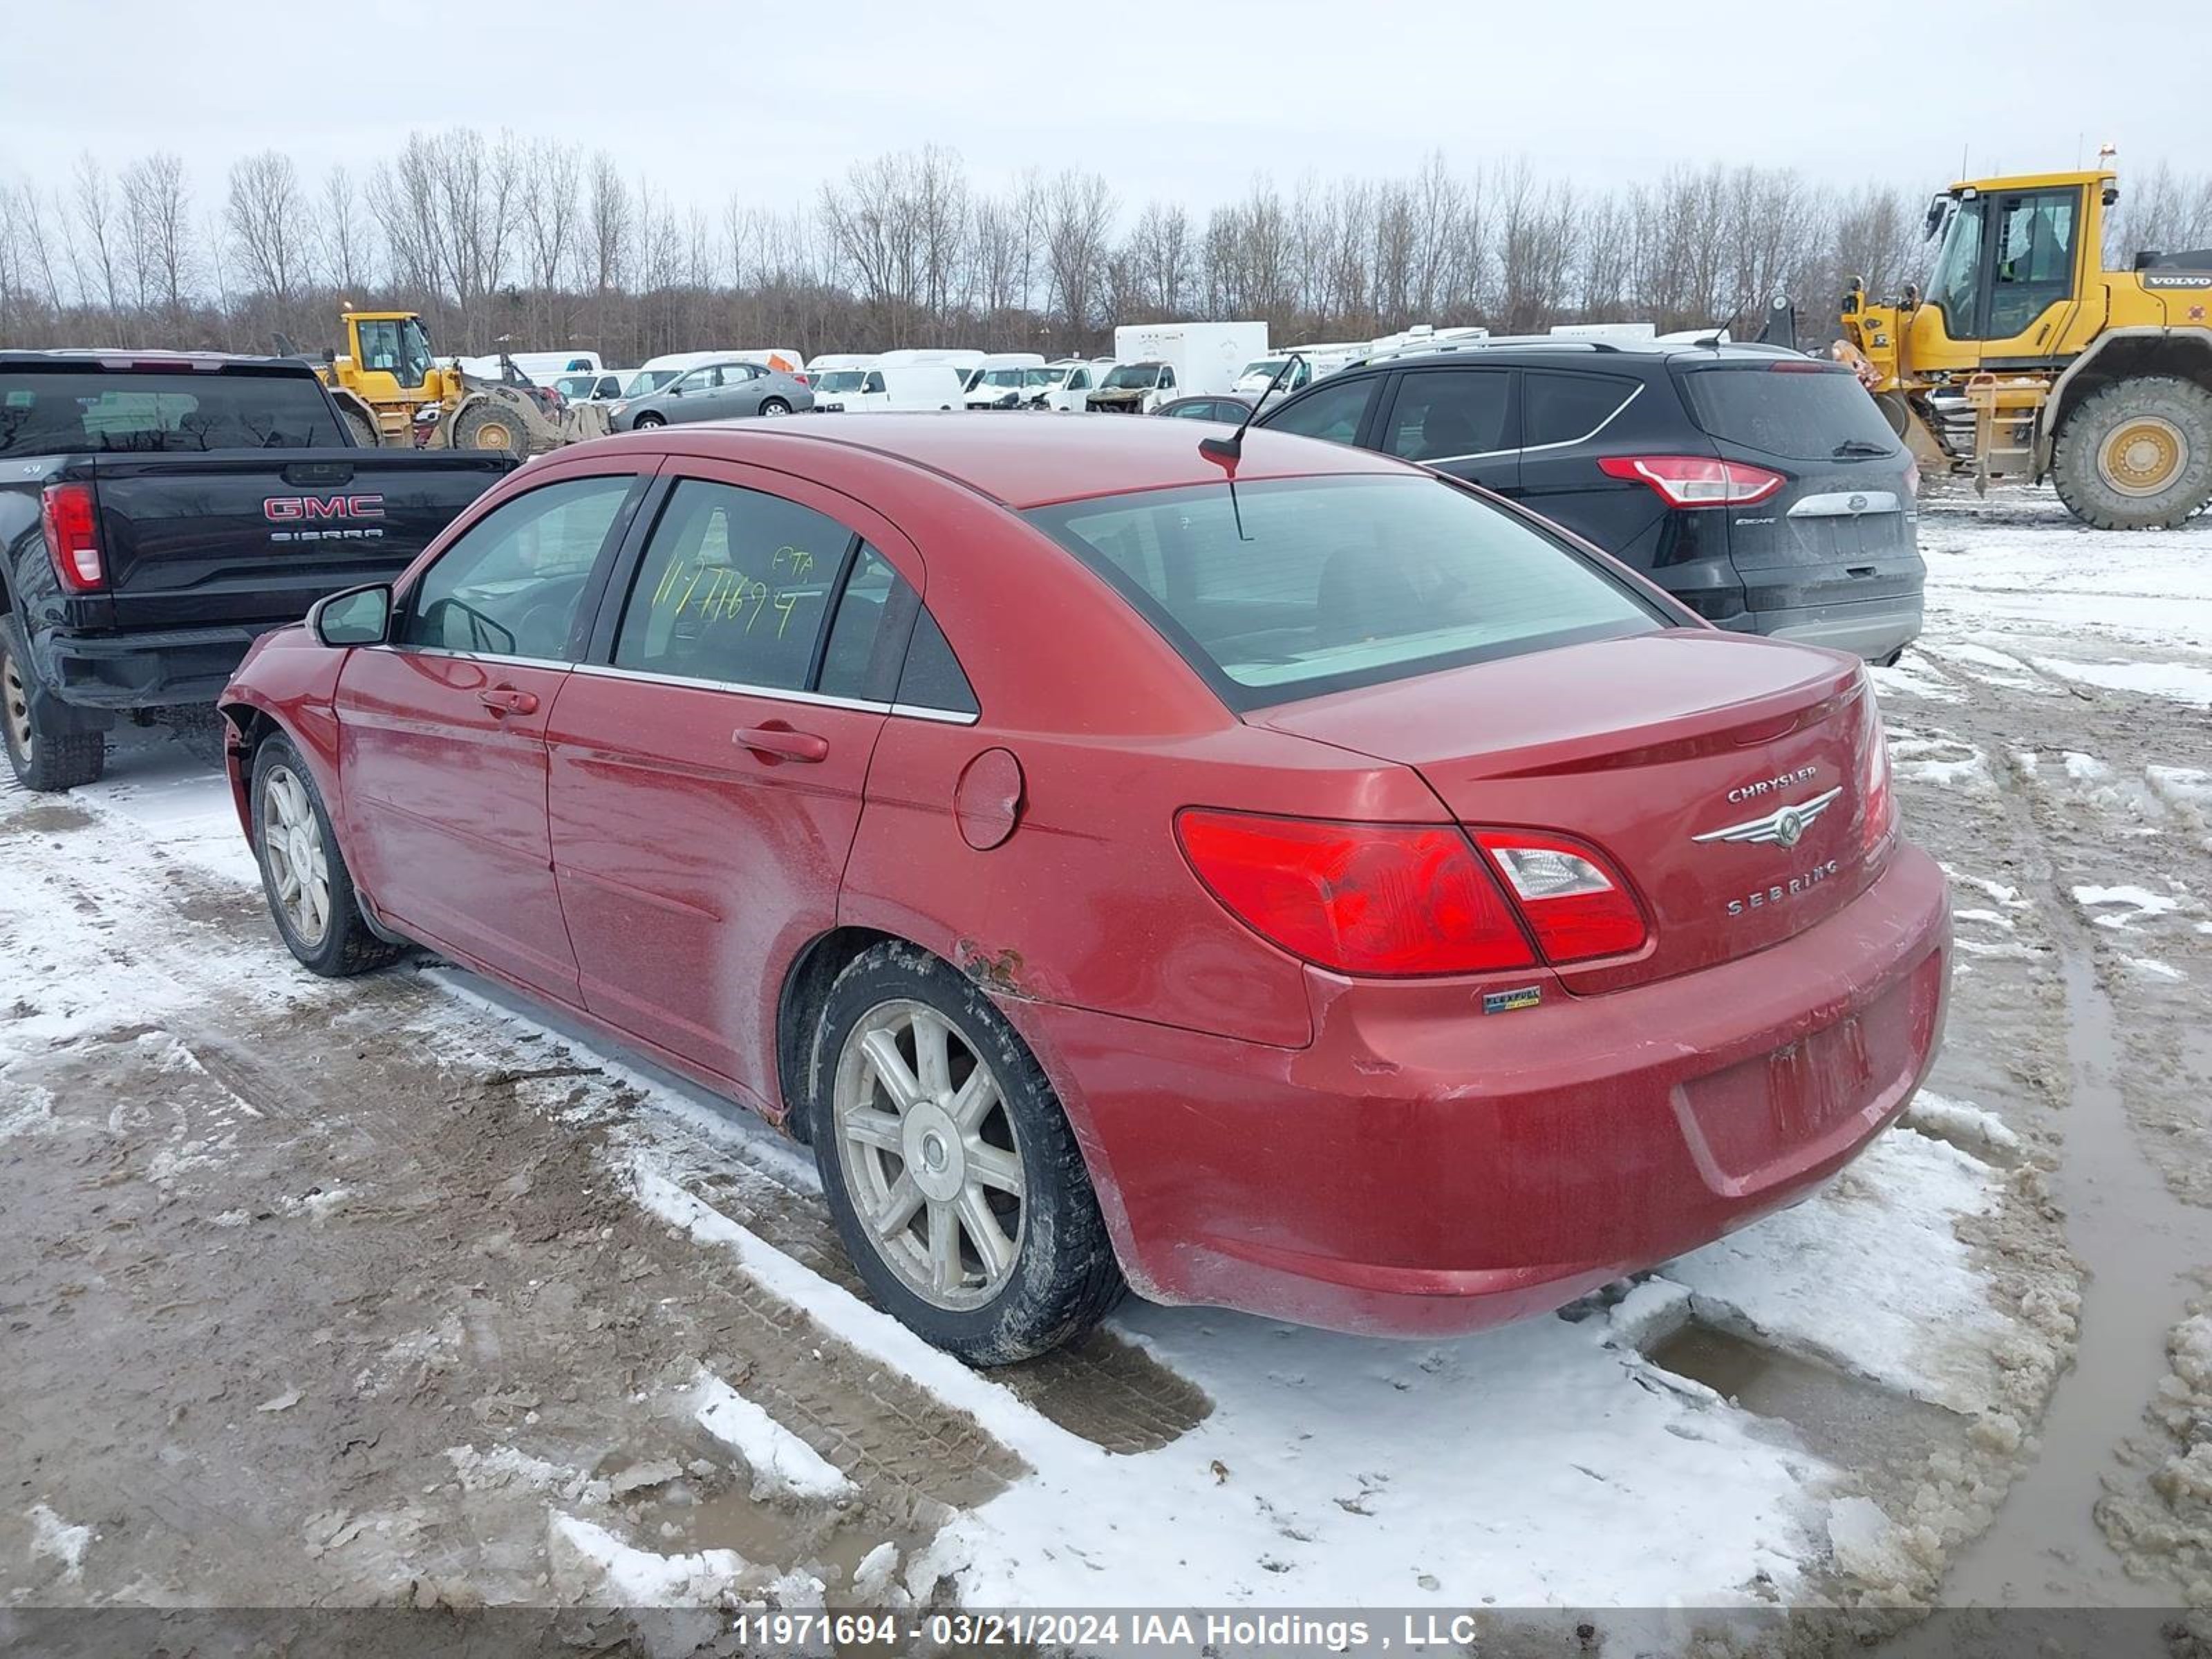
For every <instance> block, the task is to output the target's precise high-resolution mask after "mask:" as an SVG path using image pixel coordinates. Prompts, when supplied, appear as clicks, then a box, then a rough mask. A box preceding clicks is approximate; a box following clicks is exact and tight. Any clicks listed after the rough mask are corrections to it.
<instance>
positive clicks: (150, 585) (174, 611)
mask: <svg viewBox="0 0 2212 1659" xmlns="http://www.w3.org/2000/svg"><path fill="white" fill-rule="evenodd" d="M512 466H513V462H512V461H511V460H509V459H507V457H505V456H502V455H497V454H491V453H477V452H471V451H428V452H425V451H421V450H410V449H388V450H387V449H289V450H284V451H282V452H279V453H271V452H269V451H265V450H211V451H208V452H206V453H198V454H149V455H134V456H112V455H106V456H100V457H96V458H92V459H86V460H83V461H80V462H76V463H74V464H72V465H70V467H69V468H68V470H67V471H66V472H65V473H64V477H68V478H70V479H88V480H89V481H90V482H91V483H92V484H93V486H94V492H95V495H96V497H97V500H98V502H99V507H100V550H101V553H102V555H103V559H104V562H105V564H106V570H107V577H108V596H109V598H110V600H111V603H112V605H113V613H112V614H113V625H114V626H115V627H117V628H118V629H142V628H148V629H150V628H189V627H193V626H196V625H204V624H210V623H240V624H245V625H249V626H250V625H253V624H257V623H281V622H295V621H297V620H298V619H299V617H301V615H302V614H303V613H304V612H305V611H307V607H308V605H311V604H313V602H314V600H315V599H318V598H319V597H320V596H321V595H323V594H325V593H329V592H335V591H336V590H337V589H339V588H343V587H350V586H355V585H356V584H358V583H362V582H371V581H379V580H384V579H386V578H387V577H391V576H394V575H397V574H398V573H399V572H400V571H401V570H402V569H404V568H405V567H406V565H407V564H408V563H409V562H410V561H411V560H412V559H413V558H414V556H416V554H417V553H419V552H421V551H422V549H423V548H425V547H426V546H428V544H430V542H431V541H432V540H433V539H434V538H435V537H436V536H437V534H438V532H441V531H442V530H443V529H444V528H445V527H446V526H447V525H448V524H450V523H452V522H453V520H454V518H455V517H457V516H458V515H459V513H460V512H461V511H462V509H463V508H465V507H467V505H468V504H469V503H470V502H471V501H474V500H475V499H476V498H477V496H478V495H482V494H483V492H484V491H485V490H486V489H489V488H490V487H491V485H492V484H493V483H495V482H496V481H497V480H498V479H499V478H500V477H501V476H503V475H504V474H505V473H506V472H507V471H508V470H509V469H510V468H511V467H512Z"/></svg>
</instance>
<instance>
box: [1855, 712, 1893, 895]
mask: <svg viewBox="0 0 2212 1659" xmlns="http://www.w3.org/2000/svg"><path fill="white" fill-rule="evenodd" d="M1861 696H1863V697H1864V699H1865V707H1866V732H1865V744H1866V764H1865V766H1864V768H1863V776H1862V777H1861V779H1860V780H1859V793H1860V794H1861V796H1862V797H1863V799H1864V800H1865V802H1866V809H1865V811H1863V812H1862V813H1861V814H1860V815H1859V846H1860V850H1861V851H1862V852H1863V853H1864V854H1865V855H1866V856H1867V857H1869V858H1870V859H1871V858H1874V857H1875V856H1876V855H1878V854H1880V853H1881V849H1882V848H1883V847H1884V846H1885V845H1886V844H1887V842H1888V841H1889V838H1890V837H1891V836H1893V835H1894V834H1896V833H1897V792H1896V790H1895V789H1894V788H1893V787H1892V785H1891V781H1890V774H1889V733H1888V732H1886V731H1884V730H1883V729H1882V724H1881V708H1880V707H1879V706H1877V705H1876V703H1875V696H1874V684H1873V682H1871V681H1863V689H1862V691H1861Z"/></svg>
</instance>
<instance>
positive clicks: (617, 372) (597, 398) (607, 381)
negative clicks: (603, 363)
mask: <svg viewBox="0 0 2212 1659" xmlns="http://www.w3.org/2000/svg"><path fill="white" fill-rule="evenodd" d="M636 373H637V371H636V370H635V369H634V368H594V369H584V370H581V371H580V372H578V373H576V374H559V375H556V376H555V377H554V380H553V389H554V390H555V391H556V392H559V393H560V394H561V395H562V397H564V398H567V399H568V401H569V402H570V403H572V404H611V403H612V402H614V401H615V399H616V398H619V397H621V396H622V395H623V387H624V386H628V385H629V382H630V377H631V376H632V375H634V374H636Z"/></svg>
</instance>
